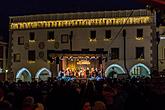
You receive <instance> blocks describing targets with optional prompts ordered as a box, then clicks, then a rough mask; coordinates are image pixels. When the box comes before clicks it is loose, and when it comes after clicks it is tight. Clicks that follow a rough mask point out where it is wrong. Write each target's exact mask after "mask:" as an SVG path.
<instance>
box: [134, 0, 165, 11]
mask: <svg viewBox="0 0 165 110" xmlns="http://www.w3.org/2000/svg"><path fill="white" fill-rule="evenodd" d="M134 1H136V2H141V3H144V4H146V5H153V6H155V7H157V8H160V9H165V0H134Z"/></svg>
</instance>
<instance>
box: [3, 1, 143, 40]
mask: <svg viewBox="0 0 165 110" xmlns="http://www.w3.org/2000/svg"><path fill="white" fill-rule="evenodd" d="M137 8H145V4H143V3H139V2H136V1H135V0H4V1H3V2H2V3H1V6H0V35H2V36H4V38H5V40H8V21H9V19H8V18H9V16H13V15H27V14H37V13H61V12H77V11H102V10H107V11H109V10H120V9H137Z"/></svg>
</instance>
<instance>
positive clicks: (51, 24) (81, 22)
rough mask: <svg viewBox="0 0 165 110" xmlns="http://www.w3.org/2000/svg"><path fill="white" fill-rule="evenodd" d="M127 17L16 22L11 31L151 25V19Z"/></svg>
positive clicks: (12, 24)
mask: <svg viewBox="0 0 165 110" xmlns="http://www.w3.org/2000/svg"><path fill="white" fill-rule="evenodd" d="M127 19H128V18H126V17H122V18H95V19H73V20H52V21H32V22H15V23H11V24H10V30H19V29H40V28H65V27H79V26H108V25H123V24H128V25H132V24H149V23H151V18H150V17H149V16H144V17H130V18H129V19H128V20H127Z"/></svg>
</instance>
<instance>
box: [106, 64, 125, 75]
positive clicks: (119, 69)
mask: <svg viewBox="0 0 165 110" xmlns="http://www.w3.org/2000/svg"><path fill="white" fill-rule="evenodd" d="M113 72H115V73H117V74H125V71H124V70H123V68H122V67H121V66H120V65H118V64H112V65H110V66H109V67H108V68H107V69H106V70H105V76H106V77H111V76H112V73H113Z"/></svg>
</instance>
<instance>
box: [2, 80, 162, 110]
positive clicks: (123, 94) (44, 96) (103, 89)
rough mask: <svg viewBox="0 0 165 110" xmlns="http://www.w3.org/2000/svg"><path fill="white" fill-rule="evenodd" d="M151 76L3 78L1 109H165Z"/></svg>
mask: <svg viewBox="0 0 165 110" xmlns="http://www.w3.org/2000/svg"><path fill="white" fill-rule="evenodd" d="M153 86H154V85H153V83H152V79H150V78H131V79H130V78H127V79H111V78H101V79H100V80H96V79H93V80H89V79H74V80H67V81H65V80H64V79H61V80H58V79H56V78H54V79H51V78H50V79H48V80H47V81H39V82H37V81H33V82H22V81H21V80H19V81H18V82H8V81H5V82H0V110H144V109H149V110H165V106H164V104H165V101H164V100H165V94H161V95H160V94H157V93H156V92H155V91H154V90H153Z"/></svg>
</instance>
